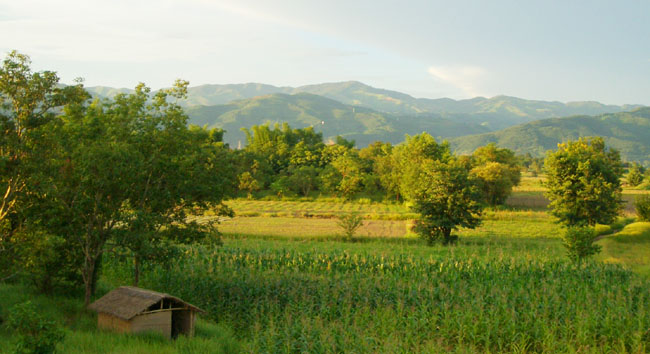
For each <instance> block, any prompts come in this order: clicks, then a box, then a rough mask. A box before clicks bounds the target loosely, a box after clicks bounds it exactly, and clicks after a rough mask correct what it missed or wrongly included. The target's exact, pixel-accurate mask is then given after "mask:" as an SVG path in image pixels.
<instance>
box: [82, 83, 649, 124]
mask: <svg viewBox="0 0 650 354" xmlns="http://www.w3.org/2000/svg"><path fill="white" fill-rule="evenodd" d="M88 90H89V91H90V92H91V93H95V94H97V95H99V96H111V95H114V94H115V93H117V92H128V91H129V90H127V89H111V88H107V87H102V86H97V87H89V88H88ZM276 93H283V94H289V95H291V94H297V93H311V94H315V95H320V96H323V97H327V98H330V99H333V100H336V101H339V102H341V103H344V104H348V105H353V106H360V107H366V108H370V109H373V110H375V111H378V112H385V113H391V114H400V115H418V114H425V115H426V114H431V113H435V114H438V115H440V116H441V117H446V118H449V119H453V120H458V121H461V122H464V123H472V124H482V125H484V126H486V127H487V128H488V129H489V130H498V129H503V128H506V127H509V126H513V125H517V124H521V123H526V122H530V121H534V120H538V119H544V118H554V117H565V116H570V115H581V114H583V115H597V114H603V113H616V112H623V111H629V110H632V109H634V108H638V107H641V106H640V105H623V106H616V105H605V104H602V103H598V102H593V101H586V102H569V103H561V102H556V101H553V102H549V101H536V100H526V99H522V98H516V97H509V96H495V97H492V98H484V97H475V98H471V99H466V100H453V99H450V98H439V99H429V98H414V97H413V96H410V95H408V94H405V93H401V92H397V91H391V90H385V89H379V88H375V87H372V86H368V85H366V84H363V83H361V82H358V81H345V82H334V83H322V84H315V85H306V86H300V87H277V86H273V85H266V84H260V83H246V84H228V85H201V86H194V87H190V88H188V98H187V100H186V101H185V102H184V104H185V105H187V106H197V105H201V106H212V105H221V104H227V103H229V102H231V101H233V100H239V99H249V98H254V97H257V96H263V95H269V94H276Z"/></svg>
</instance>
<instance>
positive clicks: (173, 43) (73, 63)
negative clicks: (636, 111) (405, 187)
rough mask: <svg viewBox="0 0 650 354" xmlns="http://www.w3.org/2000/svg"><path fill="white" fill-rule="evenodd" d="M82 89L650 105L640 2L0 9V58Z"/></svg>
mask: <svg viewBox="0 0 650 354" xmlns="http://www.w3.org/2000/svg"><path fill="white" fill-rule="evenodd" d="M11 50H18V51H19V52H21V53H24V54H28V55H29V56H30V57H31V59H32V68H33V69H34V70H53V71H56V72H57V73H58V74H59V76H60V78H61V81H62V82H64V83H71V82H73V80H74V79H75V78H77V77H82V78H84V79H85V84H86V85H87V86H97V85H101V86H111V87H127V88H133V87H134V86H135V85H136V84H137V83H139V82H144V83H146V84H147V85H148V86H150V87H152V88H154V89H156V88H160V87H167V86H170V85H171V84H172V83H173V82H174V80H175V79H177V78H181V79H185V80H189V81H190V86H197V85H202V84H228V83H246V82H261V83H266V84H271V85H276V86H300V85H307V84H316V83H322V82H337V81H348V80H357V81H361V82H363V83H366V84H368V85H371V86H374V87H379V88H385V89H390V90H396V91H401V92H405V93H408V94H410V95H413V96H415V97H427V98H440V97H450V98H454V99H463V98H471V97H476V96H484V97H492V96H496V95H508V96H516V97H522V98H527V99H538V100H549V101H562V102H568V101H585V100H594V101H599V102H603V103H608V104H626V103H627V104H645V105H650V80H649V78H650V1H648V0H619V1H599V0H590V1H587V0H584V1H583V0H570V1H569V0H564V1H554V0H547V1H532V0H531V1H521V0H516V1H515V0H513V1H501V0H491V1H482V0H481V1H478V0H476V1H449V0H447V1H434V0H429V1H419V0H410V1H409V0H401V1H392V0H372V1H366V0H341V1H339V0H327V1H322V0H319V1H311V0H273V1H269V0H232V1H231V0H220V1H209V0H183V1H175V0H155V1H154V0H112V1H106V0H104V1H94V0H57V1H52V0H38V1H30V0H21V1H16V0H12V1H7V0H0V55H2V56H4V55H6V53H8V52H9V51H11Z"/></svg>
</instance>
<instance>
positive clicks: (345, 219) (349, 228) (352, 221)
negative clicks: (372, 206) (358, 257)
mask: <svg viewBox="0 0 650 354" xmlns="http://www.w3.org/2000/svg"><path fill="white" fill-rule="evenodd" d="M336 224H337V225H338V226H340V227H341V228H342V229H343V234H344V235H345V237H346V238H347V239H351V238H352V237H353V236H354V233H355V232H357V230H358V229H359V228H360V227H361V226H362V225H363V217H362V216H361V215H359V214H345V215H341V216H339V221H338V222H337V223H336Z"/></svg>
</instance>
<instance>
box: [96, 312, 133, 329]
mask: <svg viewBox="0 0 650 354" xmlns="http://www.w3.org/2000/svg"><path fill="white" fill-rule="evenodd" d="M97 327H99V328H101V329H108V330H111V331H116V332H120V333H122V332H129V331H130V330H131V322H129V321H125V320H123V319H121V318H117V317H115V316H113V315H109V314H107V313H103V312H100V313H98V314H97Z"/></svg>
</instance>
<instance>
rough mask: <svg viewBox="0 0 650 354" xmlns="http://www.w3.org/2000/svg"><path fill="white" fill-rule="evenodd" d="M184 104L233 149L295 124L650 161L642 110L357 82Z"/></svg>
mask: <svg viewBox="0 0 650 354" xmlns="http://www.w3.org/2000/svg"><path fill="white" fill-rule="evenodd" d="M88 90H89V91H90V92H91V93H93V94H95V95H97V96H100V97H105V96H113V95H114V94H116V93H118V92H130V90H128V89H115V88H110V87H101V86H99V87H90V88H88ZM183 104H184V105H186V108H187V113H188V115H189V116H190V123H192V124H198V125H207V126H209V127H218V128H223V129H225V130H226V134H225V140H226V142H228V143H229V144H231V146H238V145H239V144H240V143H241V144H245V139H244V135H243V133H242V132H241V131H240V128H241V127H250V126H251V125H259V124H265V123H270V124H274V123H282V122H288V123H289V124H290V125H291V126H292V127H296V128H303V127H307V126H314V128H315V129H316V130H317V131H321V132H323V136H324V137H325V138H326V139H329V138H332V137H335V136H336V135H341V136H344V137H346V138H347V139H354V140H356V142H357V145H358V146H360V147H361V146H365V145H367V144H369V143H371V142H373V141H376V140H381V141H390V142H392V143H399V142H401V141H403V140H404V134H418V133H421V132H423V131H426V132H428V133H429V134H431V135H433V136H435V137H437V138H439V139H450V140H451V143H452V146H453V147H454V148H456V149H457V151H458V152H460V153H470V152H471V151H473V150H474V149H475V148H476V147H478V146H481V145H485V144H486V143H488V142H496V143H497V144H498V145H500V146H504V147H508V148H510V149H513V150H515V151H517V152H518V153H531V154H533V155H535V156H542V155H543V154H544V152H545V151H546V150H548V149H554V148H555V147H556V146H557V143H558V142H561V141H565V140H566V139H575V138H577V137H580V136H595V135H598V136H603V137H605V139H606V141H607V142H608V143H609V144H610V145H611V146H613V147H615V148H617V149H619V150H620V151H621V154H622V156H623V158H624V159H627V160H636V161H647V162H650V157H649V156H650V116H649V115H648V111H649V109H648V108H641V107H642V106H640V105H622V106H616V105H605V104H601V103H599V102H593V101H586V102H569V103H562V102H556V101H553V102H550V101H536V100H526V99H521V98H516V97H509V96H496V97H492V98H483V97H476V98H472V99H466V100H453V99H449V98H440V99H428V98H415V97H412V96H410V95H407V94H404V93H401V92H397V91H390V90H384V89H378V88H374V87H371V86H368V85H365V84H363V83H360V82H357V81H348V82H338V83H324V84H317V85H308V86H301V87H277V86H272V85H265V84H258V83H248V84H231V85H202V86H196V87H190V88H189V89H188V99H187V100H186V101H185V102H183ZM640 108H641V109H640ZM621 112H630V113H621ZM617 113H620V114H617ZM592 116H595V117H592ZM531 122H532V123H531Z"/></svg>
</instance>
